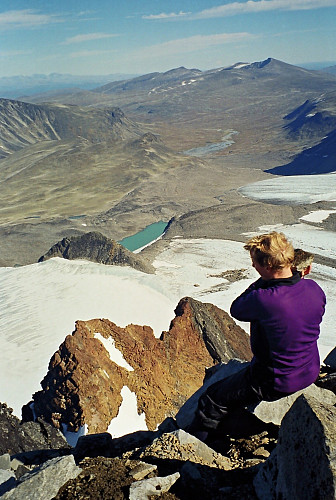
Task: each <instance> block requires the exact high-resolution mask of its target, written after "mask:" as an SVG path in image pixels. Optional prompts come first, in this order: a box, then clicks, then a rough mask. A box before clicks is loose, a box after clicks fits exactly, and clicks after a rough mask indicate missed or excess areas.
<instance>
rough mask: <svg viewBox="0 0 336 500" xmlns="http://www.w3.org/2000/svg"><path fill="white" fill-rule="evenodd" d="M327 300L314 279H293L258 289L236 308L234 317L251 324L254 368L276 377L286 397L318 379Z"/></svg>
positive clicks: (235, 303)
mask: <svg viewBox="0 0 336 500" xmlns="http://www.w3.org/2000/svg"><path fill="white" fill-rule="evenodd" d="M325 303H326V298H325V294H324V292H323V290H322V289H321V288H320V287H319V285H318V284H317V283H316V282H315V281H313V280H311V279H301V277H300V275H299V274H298V273H296V274H294V275H293V276H292V277H290V278H284V279H281V278H280V279H273V280H268V281H265V280H263V279H262V278H260V279H258V280H257V281H256V282H255V283H253V284H252V285H251V286H250V287H249V288H248V289H247V290H245V292H244V293H242V295H240V296H239V297H237V298H236V299H235V300H234V301H233V303H232V305H231V310H230V312H231V315H232V316H233V317H234V318H236V319H238V320H240V321H250V322H251V339H250V340H251V349H252V352H253V355H254V356H253V359H252V362H251V368H252V372H253V366H255V367H256V368H257V366H258V365H259V366H261V367H264V368H265V369H266V372H268V373H271V376H272V378H273V381H272V382H273V388H274V389H275V390H276V391H280V392H283V393H291V392H296V391H299V390H300V389H304V388H305V387H308V386H309V385H310V384H312V383H313V382H314V381H315V380H316V378H317V377H318V374H319V370H320V357H319V353H318V348H317V339H318V337H319V334H320V323H321V321H322V316H323V314H324V309H325Z"/></svg>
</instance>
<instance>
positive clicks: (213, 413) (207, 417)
mask: <svg viewBox="0 0 336 500" xmlns="http://www.w3.org/2000/svg"><path fill="white" fill-rule="evenodd" d="M288 395H289V394H288V393H286V394H285V393H282V392H278V391H275V390H274V389H273V373H272V372H270V371H269V369H267V368H265V367H260V366H253V367H251V365H248V366H247V367H245V368H243V369H242V370H240V371H239V372H237V373H234V374H233V375H230V376H229V377H226V378H224V379H223V380H219V381H218V382H216V383H214V384H212V385H210V386H209V387H208V388H207V390H206V391H205V393H204V394H202V396H201V397H200V398H199V401H198V408H197V410H196V415H195V418H194V421H193V422H192V424H191V426H190V429H189V430H190V432H191V433H192V431H198V430H214V429H217V427H218V426H219V425H220V424H221V423H222V422H223V420H225V418H226V417H227V416H228V414H229V413H230V412H232V411H234V410H237V409H238V408H243V407H245V406H248V405H252V404H257V403H259V402H260V401H262V400H265V401H276V400H277V399H280V398H282V397H285V396H288Z"/></svg>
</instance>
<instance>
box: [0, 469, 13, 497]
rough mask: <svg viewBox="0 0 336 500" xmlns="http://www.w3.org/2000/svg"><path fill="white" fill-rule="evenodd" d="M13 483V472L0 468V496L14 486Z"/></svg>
mask: <svg viewBox="0 0 336 500" xmlns="http://www.w3.org/2000/svg"><path fill="white" fill-rule="evenodd" d="M15 484H16V478H15V474H14V472H12V471H10V470H4V469H0V496H1V495H3V494H4V493H6V491H8V490H10V489H12V488H14V486H15Z"/></svg>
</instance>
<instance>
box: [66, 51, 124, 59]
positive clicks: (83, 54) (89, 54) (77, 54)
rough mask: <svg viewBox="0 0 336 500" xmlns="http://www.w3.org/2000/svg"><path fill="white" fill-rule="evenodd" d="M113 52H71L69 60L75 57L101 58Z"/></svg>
mask: <svg viewBox="0 0 336 500" xmlns="http://www.w3.org/2000/svg"><path fill="white" fill-rule="evenodd" d="M112 52H114V51H113V50H80V51H78V52H71V53H70V54H69V56H70V57H71V58H73V59H74V58H76V57H92V56H101V55H102V54H111V53H112Z"/></svg>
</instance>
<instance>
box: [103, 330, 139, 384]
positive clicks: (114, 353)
mask: <svg viewBox="0 0 336 500" xmlns="http://www.w3.org/2000/svg"><path fill="white" fill-rule="evenodd" d="M94 337H95V338H96V339H98V340H100V342H101V343H102V344H103V346H104V347H105V349H106V350H107V352H108V353H109V356H110V359H111V361H113V362H114V363H116V364H117V365H119V366H121V367H122V368H126V370H128V371H129V372H132V371H134V368H133V367H132V366H131V365H129V364H128V363H127V361H126V359H125V358H124V356H123V354H122V352H120V351H119V349H117V348H116V346H115V341H114V339H113V338H112V337H110V338H108V339H106V338H105V337H103V336H102V335H101V333H99V332H95V333H94ZM105 373H106V372H105ZM106 375H107V373H106ZM107 376H108V375H107Z"/></svg>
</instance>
